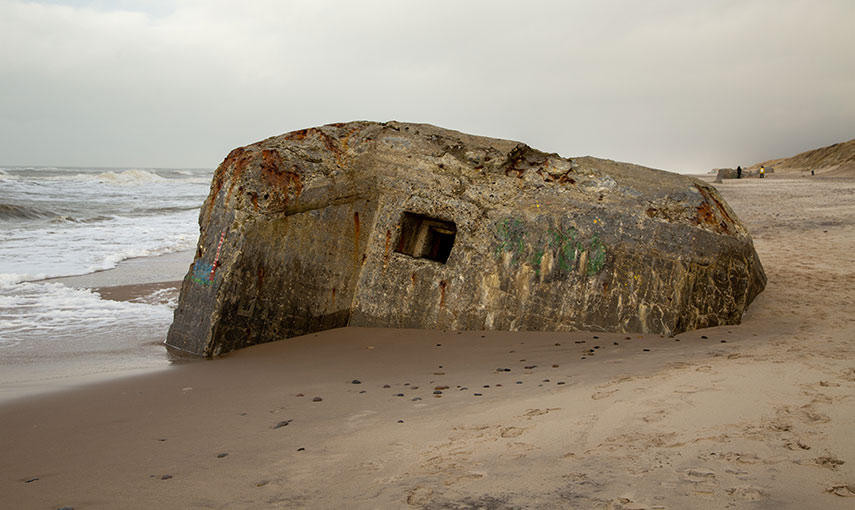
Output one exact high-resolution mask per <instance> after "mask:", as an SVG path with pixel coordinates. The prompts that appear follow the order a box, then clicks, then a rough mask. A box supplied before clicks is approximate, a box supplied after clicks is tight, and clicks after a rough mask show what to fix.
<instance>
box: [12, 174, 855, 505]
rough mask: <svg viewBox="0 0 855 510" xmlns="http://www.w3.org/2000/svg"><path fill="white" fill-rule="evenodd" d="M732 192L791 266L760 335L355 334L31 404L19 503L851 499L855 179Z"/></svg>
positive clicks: (259, 350) (17, 412) (751, 326)
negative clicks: (669, 336)
mask: <svg viewBox="0 0 855 510" xmlns="http://www.w3.org/2000/svg"><path fill="white" fill-rule="evenodd" d="M719 189H720V190H721V191H722V193H723V194H724V196H725V198H726V199H727V200H728V202H729V203H730V205H731V206H732V207H733V209H734V210H735V211H736V212H737V213H738V214H739V216H740V218H741V219H742V220H743V221H744V222H745V223H746V225H747V226H748V228H749V230H750V231H751V232H752V234H753V235H754V237H755V244H756V246H757V250H758V253H759V254H760V258H761V260H762V262H763V264H764V267H765V269H766V272H767V274H768V276H769V284H768V287H767V288H766V290H765V291H764V292H763V293H762V294H761V295H760V296H759V297H758V298H757V300H756V301H755V302H754V304H753V305H752V306H751V308H750V310H749V312H748V313H747V314H746V316H745V318H744V321H743V323H742V324H741V325H739V326H730V327H718V328H710V329H705V330H699V331H694V332H690V333H685V334H682V335H678V336H677V337H676V338H662V337H660V336H658V335H639V334H633V335H623V334H603V333H586V332H580V333H532V332H525V333H522V332H518V333H512V332H454V331H416V330H388V329H387V330H384V329H339V330H332V331H326V332H323V333H320V334H314V335H309V336H304V337H299V338H294V339H290V340H287V341H283V342H277V343H273V344H265V345H260V346H256V347H253V348H249V349H245V350H243V351H239V352H236V353H233V354H232V355H229V356H227V357H224V358H221V359H217V360H213V361H202V362H194V363H188V364H183V365H181V366H177V367H175V368H172V369H170V370H167V371H164V372H159V373H156V374H152V375H147V376H139V377H133V378H125V379H120V380H116V381H113V382H109V383H102V384H98V385H92V386H89V387H85V388H82V389H77V390H73V391H67V392H63V393H56V394H51V395H45V396H42V397H39V398H28V399H25V400H21V401H17V402H11V403H7V404H5V405H3V406H2V407H0V451H2V452H3V461H2V464H0V475H2V476H0V493H2V494H3V506H4V507H8V508H47V509H50V508H61V507H63V506H68V507H73V508H77V509H96V508H104V509H107V508H130V509H134V508H140V509H142V508H151V507H160V508H250V509H255V508H258V509H262V508H264V509H267V508H357V509H360V508H366V509H368V508H428V509H439V508H454V509H462V508H473V509H474V508H491V509H503V508H610V509H642V508H649V509H653V508H672V509H684V508H704V509H707V508H793V509H797V508H798V509H802V508H831V509H834V508H840V509H843V508H851V507H852V504H853V501H855V499H853V498H852V496H855V441H853V440H852V439H853V436H852V431H853V430H855V356H853V355H855V318H853V316H852V310H853V309H855V306H853V305H855V294H854V293H853V292H852V288H853V285H855V273H853V271H852V267H855V265H853V264H855V181H852V180H847V181H842V180H834V181H831V180H822V179H817V180H807V179H780V178H778V179H764V180H741V181H735V180H734V181H727V182H726V183H725V184H721V185H719ZM125 290H126V289H125Z"/></svg>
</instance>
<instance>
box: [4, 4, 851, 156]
mask: <svg viewBox="0 0 855 510" xmlns="http://www.w3.org/2000/svg"><path fill="white" fill-rule="evenodd" d="M0 48H1V49H0V164H6V165H55V166H129V167H134V166H136V167H208V168H213V167H215V166H217V164H219V162H220V161H222V159H223V157H225V155H226V154H227V153H228V152H229V150H231V149H232V148H234V147H237V146H241V145H246V144H248V143H252V142H255V141H257V140H260V139H263V138H266V137H268V136H272V135H276V134H281V133H285V132H288V131H291V130H294V129H300V128H304V127H310V126H316V125H321V124H327V123H330V122H339V121H348V120H357V119H365V120H378V121H385V120H400V121H409V122H427V123H430V124H435V125H438V126H442V127H446V128H451V129H456V130H459V131H464V132H468V133H473V134H480V135H486V136H492V137H497V138H508V139H513V140H520V141H524V142H526V143H528V144H529V145H531V146H533V147H535V148H538V149H541V150H545V151H547V152H558V153H559V154H561V155H562V156H583V155H593V156H598V157H604V158H609V159H615V160H619V161H629V162H633V163H638V164H643V165H647V166H651V167H654V168H662V169H666V170H671V171H678V172H688V171H707V170H709V169H711V168H713V167H723V166H729V167H735V166H736V165H738V164H742V165H747V164H751V163H756V162H759V161H762V160H765V159H770V158H773V157H783V156H789V155H793V154H795V153H798V152H801V151H804V150H807V149H812V148H816V147H821V146H825V145H830V144H832V143H836V142H842V141H846V140H850V139H852V138H855V1H853V0H805V1H789V0H734V1H729V0H722V1H688V0H658V1H657V0H649V1H641V0H638V1H632V0H625V1H612V0H576V1H573V0H568V1H557V0H556V1H536V0H534V1H533V0H526V1H522V0H518V1H515V2H506V1H497V0H490V1H465V0H451V1H445V0H424V1H406V0H386V1H378V0H358V1H345V0H341V1H319V0H295V1H284V0H282V1H276V0H258V1H252V0H246V1H225V0H187V1H181V0H176V1H168V0H160V1H132V0H126V1H105V0H101V1H97V0H96V1H85V0H79V1H67V2H60V1H41V2H37V1H16V0H0Z"/></svg>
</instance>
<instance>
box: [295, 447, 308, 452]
mask: <svg viewBox="0 0 855 510" xmlns="http://www.w3.org/2000/svg"><path fill="white" fill-rule="evenodd" d="M297 451H298V452H304V451H306V449H305V448H297Z"/></svg>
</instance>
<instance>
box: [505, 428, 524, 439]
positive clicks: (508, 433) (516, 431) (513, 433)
mask: <svg viewBox="0 0 855 510" xmlns="http://www.w3.org/2000/svg"><path fill="white" fill-rule="evenodd" d="M523 432H525V429H521V428H519V427H505V428H503V429H502V431H501V433H500V434H499V435H500V436H502V437H503V438H505V439H509V438H512V437H517V436H519V435H521V434H522V433H523Z"/></svg>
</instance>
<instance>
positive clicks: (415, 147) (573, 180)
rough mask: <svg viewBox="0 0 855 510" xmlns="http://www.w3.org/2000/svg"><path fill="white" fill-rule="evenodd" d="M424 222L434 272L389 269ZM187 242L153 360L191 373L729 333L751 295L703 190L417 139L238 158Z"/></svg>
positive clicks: (376, 135) (286, 147) (634, 172)
mask: <svg viewBox="0 0 855 510" xmlns="http://www.w3.org/2000/svg"><path fill="white" fill-rule="evenodd" d="M406 218H409V219H406ZM414 218H416V219H414ZM419 218H420V219H419ZM422 220H424V221H426V223H424V224H423V225H422V229H421V230H420V231H419V232H421V233H420V234H419V235H421V236H422V238H421V241H420V242H422V241H424V237H425V232H427V231H428V227H430V228H433V229H434V230H432V231H431V232H433V234H431V236H432V237H430V239H431V240H432V242H433V243H434V245H433V248H434V251H436V250H437V249H439V250H440V251H442V249H443V248H442V246H446V247H448V246H451V244H449V243H450V242H451V241H450V239H452V238H453V247H451V251H450V253H447V257H448V258H447V260H445V261H444V262H441V261H439V260H431V259H430V258H424V257H422V255H424V256H425V257H428V255H426V253H427V252H425V254H418V253H417V254H414V255H413V254H407V253H403V252H407V251H408V250H410V248H406V247H404V246H405V245H406V246H410V247H411V246H413V242H410V243H409V244H408V243H406V242H403V243H402V242H401V239H402V236H403V237H404V238H406V239H409V240H410V241H412V240H413V239H414V238H411V237H407V236H409V235H410V234H408V233H405V232H404V231H408V232H409V231H410V229H411V227H408V226H407V225H413V224H415V223H413V222H418V221H422ZM408 222H410V223H408ZM200 226H201V235H200V242H199V250H198V251H197V259H196V262H195V263H194V266H193V267H191V270H190V272H189V274H188V277H187V279H185V282H184V285H183V287H182V295H181V300H180V303H179V307H178V309H177V310H176V316H175V321H174V323H173V326H172V328H171V329H170V333H169V337H168V340H167V342H168V343H169V344H170V345H174V346H177V347H180V348H183V349H186V350H189V351H192V352H198V353H202V354H207V355H212V354H217V353H220V352H227V351H229V350H233V349H236V348H239V347H242V346H245V345H252V344H255V343H259V342H265V341H271V340H277V339H281V338H287V337H290V336H295V335H299V334H303V333H306V332H310V331H316V330H319V329H326V328H331V327H338V326H343V325H347V324H350V325H363V326H368V325H372V326H394V327H411V328H453V329H507V330H517V329H520V330H525V329H529V330H531V329H538V330H543V329H549V330H569V329H592V330H610V331H644V332H660V333H677V332H680V331H685V330H687V329H692V328H699V327H705V326H712V325H717V324H733V323H738V322H739V320H740V318H741V316H742V314H743V313H744V311H745V309H746V308H747V306H748V304H749V303H750V302H751V300H752V299H753V298H754V297H755V296H756V295H757V293H759V292H760V291H761V290H762V289H763V287H764V285H765V275H764V274H763V270H762V267H761V266H760V262H759V260H758V259H757V256H756V253H755V252H754V248H753V244H752V242H751V238H750V236H748V234H747V232H746V231H745V229H744V227H743V226H742V225H741V223H739V221H738V219H737V218H736V216H735V215H734V214H733V211H731V210H730V208H729V207H728V206H727V204H725V203H724V202H723V201H722V199H721V198H720V197H719V196H718V193H717V192H716V190H715V189H714V188H712V187H710V186H708V185H706V184H704V183H702V182H701V181H698V180H695V179H691V178H688V177H684V176H680V175H676V174H670V173H667V172H660V171H656V170H651V169H647V168H643V167H638V166H635V165H628V164H622V163H615V162H611V161H606V160H599V159H595V158H577V159H574V160H568V159H563V158H560V157H558V156H557V155H554V154H552V155H550V154H545V153H542V152H540V151H537V150H534V149H531V148H529V147H527V146H525V145H524V144H518V143H516V142H511V141H506V140H494V139H489V138H483V137H475V136H471V135H465V134H463V133H458V132H454V131H449V130H443V129H440V128H436V127H434V126H428V125H418V124H403V123H386V124H377V123H366V122H358V123H349V124H340V125H331V126H324V127H321V128H313V129H310V130H304V131H298V132H294V133H289V134H287V135H282V136H280V137H274V138H270V139H268V140H264V141H262V142H259V143H257V144H253V145H251V146H248V147H245V148H241V149H236V150H235V151H233V152H232V153H231V154H230V155H229V157H227V158H226V160H225V161H224V162H223V164H222V165H221V166H220V167H219V168H218V170H217V173H216V175H215V178H214V182H213V183H212V188H211V194H210V196H209V197H208V200H207V201H206V203H205V206H204V207H203V211H202V213H201V214H200ZM223 232H225V234H223ZM454 232H456V233H454ZM413 235H415V234H413ZM220 236H223V239H224V241H223V243H222V246H220V243H219V239H220ZM218 246H219V250H218ZM425 246H426V245H425ZM402 247H404V248H402ZM218 251H219V255H217V253H218ZM401 251H403V252H401ZM419 257H422V258H419ZM440 258H441V257H440ZM214 260H217V263H216V264H214V262H213V261H214ZM213 266H216V267H213ZM211 269H213V271H211ZM206 275H207V279H206V278H205V276H206ZM212 276H213V278H211V277H212Z"/></svg>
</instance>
